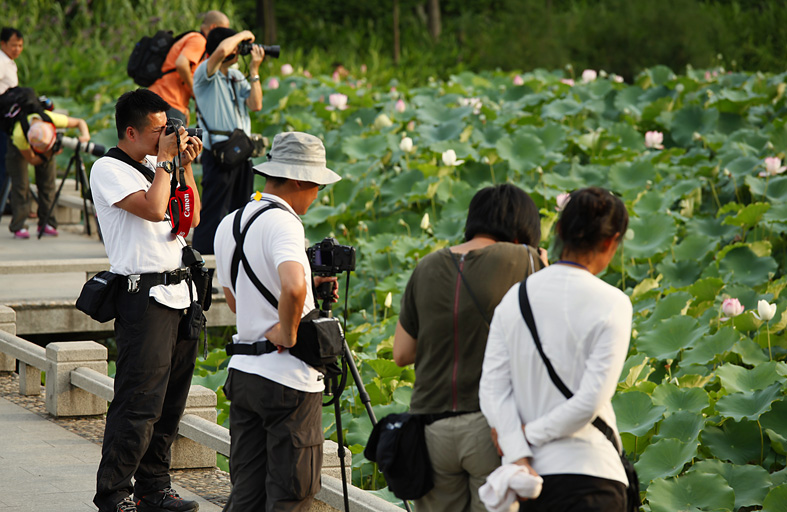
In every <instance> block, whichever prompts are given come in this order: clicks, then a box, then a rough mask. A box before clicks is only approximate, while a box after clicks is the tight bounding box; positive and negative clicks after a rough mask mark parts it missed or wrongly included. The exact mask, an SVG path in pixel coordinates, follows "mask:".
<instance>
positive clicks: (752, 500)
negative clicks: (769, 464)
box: [690, 460, 771, 509]
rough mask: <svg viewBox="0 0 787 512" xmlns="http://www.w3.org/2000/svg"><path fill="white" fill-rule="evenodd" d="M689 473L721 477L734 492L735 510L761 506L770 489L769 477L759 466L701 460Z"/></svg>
mask: <svg viewBox="0 0 787 512" xmlns="http://www.w3.org/2000/svg"><path fill="white" fill-rule="evenodd" d="M690 471H691V472H695V471H697V472H700V473H707V474H717V475H721V476H723V477H724V479H725V480H726V481H727V483H728V484H729V485H730V487H732V489H733V490H734V491H735V508H736V509H739V508H741V507H755V506H759V505H762V500H763V499H764V498H765V496H766V495H767V494H768V490H769V489H770V487H771V477H770V475H769V474H768V471H767V470H766V469H765V468H763V467H761V466H752V465H745V466H737V465H735V464H728V463H725V462H722V461H720V460H703V461H700V462H697V463H696V464H694V466H693V467H692V468H691V470H690Z"/></svg>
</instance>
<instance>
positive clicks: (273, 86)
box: [268, 77, 279, 89]
mask: <svg viewBox="0 0 787 512" xmlns="http://www.w3.org/2000/svg"><path fill="white" fill-rule="evenodd" d="M278 88H279V81H278V80H276V78H275V77H274V78H271V79H270V80H268V89H278Z"/></svg>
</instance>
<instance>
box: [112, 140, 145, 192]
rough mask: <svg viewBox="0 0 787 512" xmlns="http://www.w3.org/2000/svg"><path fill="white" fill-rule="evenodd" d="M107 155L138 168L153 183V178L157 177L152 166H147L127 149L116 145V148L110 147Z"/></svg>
mask: <svg viewBox="0 0 787 512" xmlns="http://www.w3.org/2000/svg"><path fill="white" fill-rule="evenodd" d="M105 156H109V157H112V158H114V159H116V160H120V161H121V162H123V163H124V164H128V165H130V166H131V167H133V168H134V169H136V170H138V171H139V172H140V173H141V174H142V176H144V177H145V179H146V180H148V181H149V182H150V183H153V178H155V177H156V173H155V171H153V170H152V169H151V168H149V167H147V166H146V165H143V164H141V163H139V162H137V161H136V160H134V159H133V158H131V157H130V156H128V155H127V154H126V152H125V151H123V150H122V149H120V148H118V147H117V146H115V147H114V148H110V150H109V151H107V153H106V155H105Z"/></svg>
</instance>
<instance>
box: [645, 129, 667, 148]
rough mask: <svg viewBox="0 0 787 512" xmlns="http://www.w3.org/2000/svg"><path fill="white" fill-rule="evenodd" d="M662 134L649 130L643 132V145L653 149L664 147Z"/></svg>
mask: <svg viewBox="0 0 787 512" xmlns="http://www.w3.org/2000/svg"><path fill="white" fill-rule="evenodd" d="M662 142H664V134H663V133H661V132H657V131H650V132H646V133H645V147H646V148H653V149H664V145H663V144H662Z"/></svg>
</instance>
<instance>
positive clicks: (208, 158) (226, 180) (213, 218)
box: [191, 150, 254, 254]
mask: <svg viewBox="0 0 787 512" xmlns="http://www.w3.org/2000/svg"><path fill="white" fill-rule="evenodd" d="M253 187H254V172H253V171H252V169H251V160H247V161H246V162H244V163H243V164H242V165H240V166H238V167H236V168H234V169H231V170H229V171H222V170H220V169H219V165H218V163H217V162H216V159H215V158H214V157H213V153H212V152H211V151H207V150H205V151H203V152H202V194H201V195H200V199H202V209H201V210H200V221H199V226H197V227H196V228H194V238H193V239H192V241H191V245H192V246H193V247H194V248H195V249H196V250H198V251H199V252H200V253H201V254H213V252H214V251H213V238H214V237H215V236H216V228H218V227H219V222H221V219H223V218H224V217H225V216H226V215H227V214H228V213H229V212H232V211H235V210H237V209H238V208H241V207H242V206H245V205H246V203H248V202H249V198H250V197H251V192H252V189H253Z"/></svg>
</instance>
